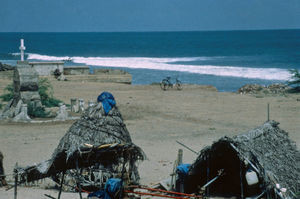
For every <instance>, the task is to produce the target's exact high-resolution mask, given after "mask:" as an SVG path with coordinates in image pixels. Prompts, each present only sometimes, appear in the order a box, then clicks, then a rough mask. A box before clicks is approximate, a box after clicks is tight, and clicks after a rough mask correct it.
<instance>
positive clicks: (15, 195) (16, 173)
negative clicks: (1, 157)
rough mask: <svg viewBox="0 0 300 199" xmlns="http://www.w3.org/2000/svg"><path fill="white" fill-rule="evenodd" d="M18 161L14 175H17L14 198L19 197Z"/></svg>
mask: <svg viewBox="0 0 300 199" xmlns="http://www.w3.org/2000/svg"><path fill="white" fill-rule="evenodd" d="M17 167H18V163H17V162H16V165H15V169H14V176H15V191H14V199H17V194H18V190H17V188H18V171H17Z"/></svg>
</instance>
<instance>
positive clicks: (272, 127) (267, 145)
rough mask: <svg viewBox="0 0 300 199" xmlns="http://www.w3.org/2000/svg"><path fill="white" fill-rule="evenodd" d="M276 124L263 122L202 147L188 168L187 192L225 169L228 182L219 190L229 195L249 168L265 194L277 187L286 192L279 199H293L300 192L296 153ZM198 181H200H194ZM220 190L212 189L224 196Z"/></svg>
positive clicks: (291, 143)
mask: <svg viewBox="0 0 300 199" xmlns="http://www.w3.org/2000/svg"><path fill="white" fill-rule="evenodd" d="M278 124H279V123H277V122H275V121H270V122H266V123H265V124H263V125H262V126H260V127H258V128H256V129H254V130H251V131H249V132H248V133H246V134H242V135H238V136H235V137H233V138H228V137H223V138H221V139H220V140H218V141H217V142H215V143H214V144H213V145H212V146H210V147H206V148H204V149H203V150H202V151H201V153H200V155H199V157H198V158H197V159H196V161H195V162H194V163H193V164H192V165H191V167H190V170H189V178H188V181H187V186H190V189H189V191H195V189H196V185H198V186H199V185H200V186H203V185H204V184H205V183H206V182H207V181H208V180H209V179H211V178H212V177H213V176H216V172H217V170H219V169H221V168H222V167H225V172H226V169H227V174H228V179H227V180H228V181H226V177H224V178H223V179H222V180H224V181H223V185H220V187H221V186H222V187H223V189H224V187H226V189H227V190H228V191H229V192H230V191H231V193H232V192H234V190H233V189H234V188H232V187H234V186H236V187H238V188H239V187H241V185H240V181H241V180H240V179H241V178H240V175H241V174H240V170H243V169H244V172H245V170H247V169H248V168H249V167H251V168H252V169H254V170H256V172H257V173H258V176H259V178H260V184H262V185H263V189H264V190H266V192H268V193H270V192H273V193H275V194H276V191H275V192H274V190H275V187H276V184H279V185H280V187H284V188H286V189H287V192H286V193H284V194H283V196H282V197H283V198H296V194H299V192H300V152H299V151H298V150H297V147H296V144H295V143H294V142H293V141H291V140H290V139H289V138H288V133H287V132H285V131H283V130H281V129H280V128H279V127H278ZM230 154H231V155H230ZM208 169H210V170H208ZM201 172H202V174H201ZM200 178H201V179H202V180H197V179H200ZM220 179H221V178H220ZM234 179H236V182H235V180H234ZM222 180H220V181H221V183H222ZM195 184H196V185H195ZM244 184H245V182H244ZM243 186H245V185H243ZM220 187H217V188H215V190H217V192H222V193H225V192H226V190H225V191H224V190H222V191H220ZM239 189H240V188H239ZM277 194H278V193H277Z"/></svg>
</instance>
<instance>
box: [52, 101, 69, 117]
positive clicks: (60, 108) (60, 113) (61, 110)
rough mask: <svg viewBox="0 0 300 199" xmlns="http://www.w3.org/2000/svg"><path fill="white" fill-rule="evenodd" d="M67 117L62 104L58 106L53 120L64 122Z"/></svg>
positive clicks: (65, 109) (65, 108) (64, 106)
mask: <svg viewBox="0 0 300 199" xmlns="http://www.w3.org/2000/svg"><path fill="white" fill-rule="evenodd" d="M68 117H69V114H68V111H67V107H66V105H64V104H60V106H59V110H58V112H57V116H56V117H55V120H62V121H65V120H67V119H68Z"/></svg>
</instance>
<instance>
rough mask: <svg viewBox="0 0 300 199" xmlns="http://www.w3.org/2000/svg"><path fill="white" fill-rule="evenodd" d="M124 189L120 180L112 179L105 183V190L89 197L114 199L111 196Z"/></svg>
mask: <svg viewBox="0 0 300 199" xmlns="http://www.w3.org/2000/svg"><path fill="white" fill-rule="evenodd" d="M121 188H122V181H121V179H119V178H110V179H108V181H107V182H106V183H105V186H104V190H99V191H96V192H93V193H90V194H89V195H88V197H98V198H101V199H112V197H111V196H115V194H116V193H117V192H118V191H119V190H120V189H121Z"/></svg>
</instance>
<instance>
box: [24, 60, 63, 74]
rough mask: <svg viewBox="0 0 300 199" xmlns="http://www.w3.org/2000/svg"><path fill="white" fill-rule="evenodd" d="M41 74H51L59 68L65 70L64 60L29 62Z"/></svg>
mask: <svg viewBox="0 0 300 199" xmlns="http://www.w3.org/2000/svg"><path fill="white" fill-rule="evenodd" d="M29 65H30V66H31V67H33V68H34V69H35V70H36V72H37V73H38V74H39V75H40V76H50V75H53V72H54V71H55V70H56V69H57V68H58V69H59V71H61V72H63V71H64V62H29Z"/></svg>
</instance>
